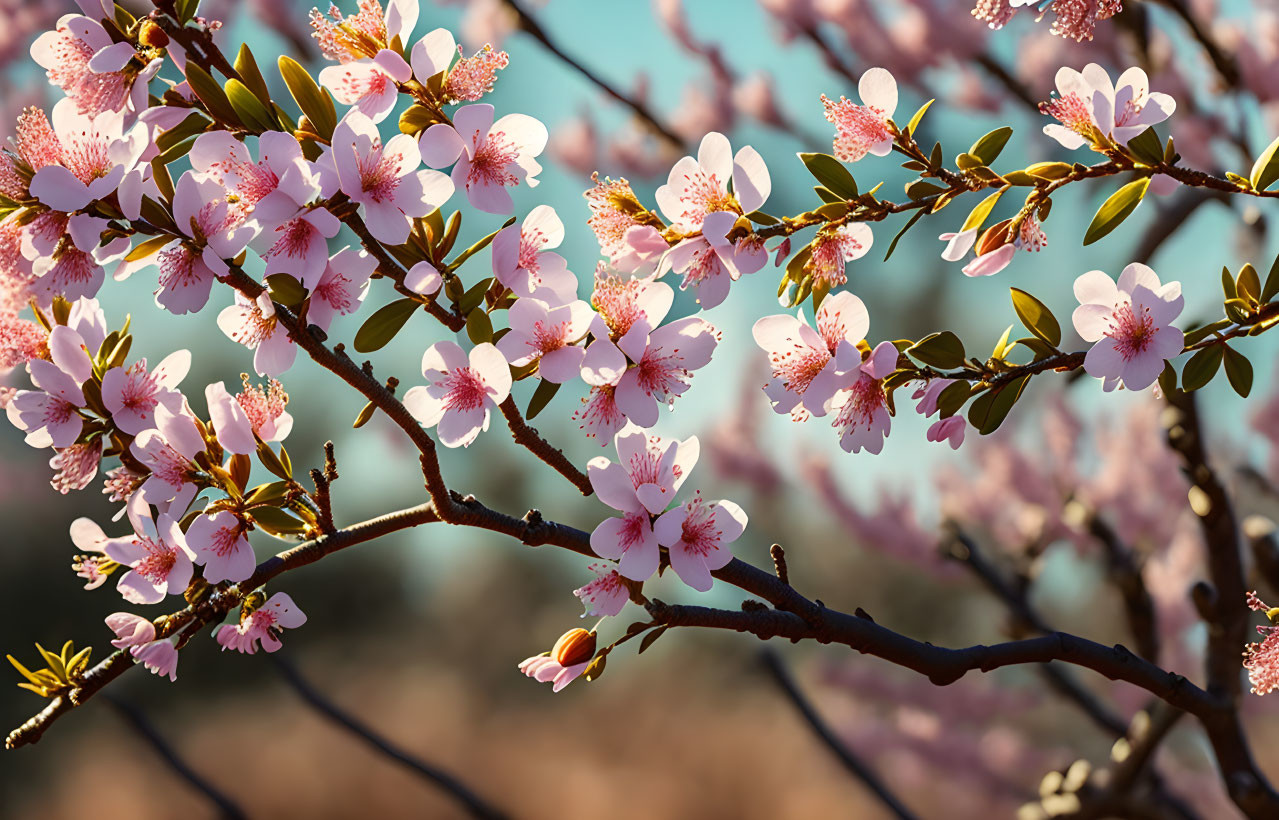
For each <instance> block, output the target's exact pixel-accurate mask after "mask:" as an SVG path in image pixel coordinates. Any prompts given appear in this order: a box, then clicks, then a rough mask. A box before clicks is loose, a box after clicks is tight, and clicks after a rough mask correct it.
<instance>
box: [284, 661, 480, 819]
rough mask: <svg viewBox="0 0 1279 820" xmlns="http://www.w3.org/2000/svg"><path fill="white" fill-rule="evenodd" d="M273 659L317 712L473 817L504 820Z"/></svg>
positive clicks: (448, 777)
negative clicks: (446, 796) (461, 807)
mask: <svg viewBox="0 0 1279 820" xmlns="http://www.w3.org/2000/svg"><path fill="white" fill-rule="evenodd" d="M271 660H272V661H274V663H275V668H276V670H277V671H279V673H280V676H281V677H283V678H284V680H285V681H287V682H288V684H289V685H290V686H292V687H293V690H294V691H295V692H297V693H298V695H299V696H300V697H301V698H302V700H304V701H306V702H307V704H308V705H309V706H311V707H312V708H313V709H315V710H316V711H317V712H319V713H321V714H322V715H324V716H325V717H327V718H328V719H329V720H332V721H333V722H334V723H336V724H338V725H339V726H341V727H342V728H343V729H346V730H347V731H348V732H350V733H351V734H353V735H355V736H356V737H358V738H359V739H360V740H363V741H364V742H365V743H367V744H368V745H370V746H372V747H373V748H374V749H376V750H377V751H379V752H381V753H382V754H384V755H386V756H387V757H389V758H391V759H392V760H394V761H395V762H397V763H400V764H402V765H404V766H405V767H407V768H409V769H411V770H413V771H415V772H417V773H418V774H419V775H421V776H422V777H423V778H425V779H426V780H429V781H430V782H432V783H434V784H435V785H436V786H439V787H440V788H441V789H442V790H444V791H445V792H447V793H448V795H449V796H450V797H452V798H453V799H455V800H457V801H458V802H459V803H461V804H462V805H463V806H464V807H466V810H467V811H468V812H469V813H470V814H471V815H472V816H473V817H478V818H481V820H505V817H506V814H505V813H503V812H502V811H500V810H499V809H497V808H496V807H494V806H492V805H490V804H489V803H488V802H487V801H485V800H484V799H483V798H482V797H480V796H479V795H478V794H476V793H475V792H474V791H472V790H471V789H469V788H467V787H466V785H464V784H463V783H462V782H461V781H460V780H458V779H457V778H455V777H454V776H453V775H451V774H449V773H448V772H446V771H444V770H443V769H440V768H439V767H437V766H433V765H431V764H430V763H427V762H425V761H423V760H421V759H420V758H417V757H414V756H413V755H411V754H409V753H408V752H407V751H405V750H403V749H401V748H400V747H398V746H396V745H394V744H393V743H391V742H390V741H389V740H387V739H386V738H384V737H382V736H381V735H379V734H377V733H376V732H374V731H373V730H372V729H370V728H369V727H368V726H366V725H364V724H363V723H361V722H360V721H359V720H357V719H356V718H355V717H353V716H352V715H351V714H349V713H347V712H346V711H344V710H343V709H341V708H340V707H339V706H338V705H337V704H335V703H334V702H333V701H331V700H329V699H328V698H327V697H325V696H324V695H323V694H322V693H321V692H320V691H319V690H317V689H316V688H315V687H314V686H312V685H311V684H310V682H308V681H307V679H306V678H304V677H303V676H302V673H301V672H299V671H298V669H297V667H296V666H294V665H293V664H292V663H290V662H289V661H287V660H285V659H284V658H283V657H281V656H280V655H279V653H276V654H274V655H271Z"/></svg>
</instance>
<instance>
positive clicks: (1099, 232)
mask: <svg viewBox="0 0 1279 820" xmlns="http://www.w3.org/2000/svg"><path fill="white" fill-rule="evenodd" d="M1149 187H1150V177H1142V178H1141V179H1136V180H1133V181H1132V182H1129V183H1128V184H1127V185H1125V186H1123V187H1122V188H1120V189H1119V190H1118V191H1115V192H1114V193H1113V194H1111V195H1110V198H1109V199H1107V200H1106V201H1105V202H1104V203H1102V205H1101V207H1100V208H1098V209H1097V213H1096V215H1095V216H1093V218H1092V224H1091V225H1089V226H1088V230H1087V232H1086V233H1084V244H1085V245H1091V244H1092V243H1094V242H1096V241H1097V240H1098V239H1101V238H1102V237H1103V236H1105V235H1106V234H1108V233H1110V232H1111V231H1113V230H1114V229H1115V228H1118V227H1119V224H1120V223H1121V222H1123V221H1124V220H1125V219H1127V218H1128V216H1129V215H1130V214H1131V213H1132V212H1133V211H1135V210H1136V209H1137V206H1138V205H1140V204H1141V198H1142V197H1144V196H1145V195H1146V189H1147V188H1149Z"/></svg>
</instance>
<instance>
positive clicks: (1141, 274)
mask: <svg viewBox="0 0 1279 820" xmlns="http://www.w3.org/2000/svg"><path fill="white" fill-rule="evenodd" d="M1075 297H1076V298H1077V299H1078V300H1079V307H1077V308H1075V312H1074V315H1073V317H1072V318H1073V320H1074V325H1075V331H1076V332H1078V333H1079V335H1080V336H1081V337H1082V338H1083V340H1084V341H1086V342H1094V343H1095V344H1093V346H1092V347H1091V348H1089V350H1088V355H1087V357H1086V358H1085V359H1084V369H1085V370H1087V371H1088V374H1089V375H1090V376H1095V377H1097V378H1100V379H1102V380H1104V386H1105V389H1107V390H1110V389H1113V388H1114V387H1115V386H1116V385H1118V384H1123V386H1124V387H1125V388H1127V389H1129V390H1144V389H1146V388H1147V387H1149V386H1150V385H1152V384H1154V382H1155V380H1156V379H1157V378H1159V374H1160V372H1162V371H1163V368H1164V362H1166V361H1167V360H1168V359H1171V358H1173V357H1175V356H1177V355H1178V354H1179V353H1181V351H1182V346H1183V345H1184V343H1185V339H1184V337H1183V335H1182V332H1181V331H1180V330H1179V329H1177V328H1176V327H1173V326H1172V322H1173V320H1175V319H1176V318H1177V316H1179V315H1180V314H1181V309H1182V307H1183V305H1184V304H1185V301H1184V299H1183V298H1182V296H1181V284H1180V283H1179V282H1169V283H1168V284H1167V285H1161V284H1160V282H1159V277H1158V275H1157V274H1156V273H1155V272H1154V271H1153V270H1151V269H1150V268H1149V267H1147V266H1146V265H1143V264H1141V263H1139V262H1134V263H1132V264H1131V265H1129V266H1128V267H1126V268H1124V269H1123V272H1122V273H1121V274H1120V275H1119V284H1118V286H1116V284H1115V282H1114V280H1112V279H1111V278H1110V277H1109V276H1107V275H1106V274H1105V273H1103V272H1102V271H1089V272H1088V273H1085V274H1084V275H1082V276H1080V277H1079V278H1078V279H1076V280H1075Z"/></svg>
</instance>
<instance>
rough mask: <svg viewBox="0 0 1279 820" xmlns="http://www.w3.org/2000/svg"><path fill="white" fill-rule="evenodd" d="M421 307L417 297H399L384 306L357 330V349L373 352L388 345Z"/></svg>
mask: <svg viewBox="0 0 1279 820" xmlns="http://www.w3.org/2000/svg"><path fill="white" fill-rule="evenodd" d="M419 307H420V305H419V304H418V302H417V300H416V299H397V300H395V301H394V302H392V303H391V304H389V305H384V306H382V307H381V308H379V309H378V310H377V312H376V313H374V314H373V315H372V316H370V317H369V318H368V319H367V320H365V322H364V324H363V325H362V326H361V327H360V329H359V330H358V331H356V333H355V349H356V350H358V351H359V352H361V353H372V352H373V351H374V350H381V349H382V348H384V347H386V345H387V343H388V342H390V341H391V340H392V339H394V338H395V334H397V333H399V332H400V328H402V327H404V323H405V322H407V321H408V320H409V317H411V316H412V315H413V314H414V313H416V312H417V309H418V308H419Z"/></svg>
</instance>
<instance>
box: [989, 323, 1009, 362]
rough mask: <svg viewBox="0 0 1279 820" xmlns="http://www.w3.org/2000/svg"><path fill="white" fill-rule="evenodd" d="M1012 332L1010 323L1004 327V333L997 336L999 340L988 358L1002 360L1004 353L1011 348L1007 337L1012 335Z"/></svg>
mask: <svg viewBox="0 0 1279 820" xmlns="http://www.w3.org/2000/svg"><path fill="white" fill-rule="evenodd" d="M1012 332H1013V326H1012V325H1009V326H1008V327H1007V328H1005V329H1004V335H1003V336H1000V337H999V341H998V342H996V344H995V349H994V350H992V351H991V352H990V358H992V359H995V360H997V361H1003V358H1004V355H1005V354H1006V353H1008V351H1009V350H1010V349H1011V348H1012V345H1010V344H1008V337H1009V336H1011V335H1012Z"/></svg>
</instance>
